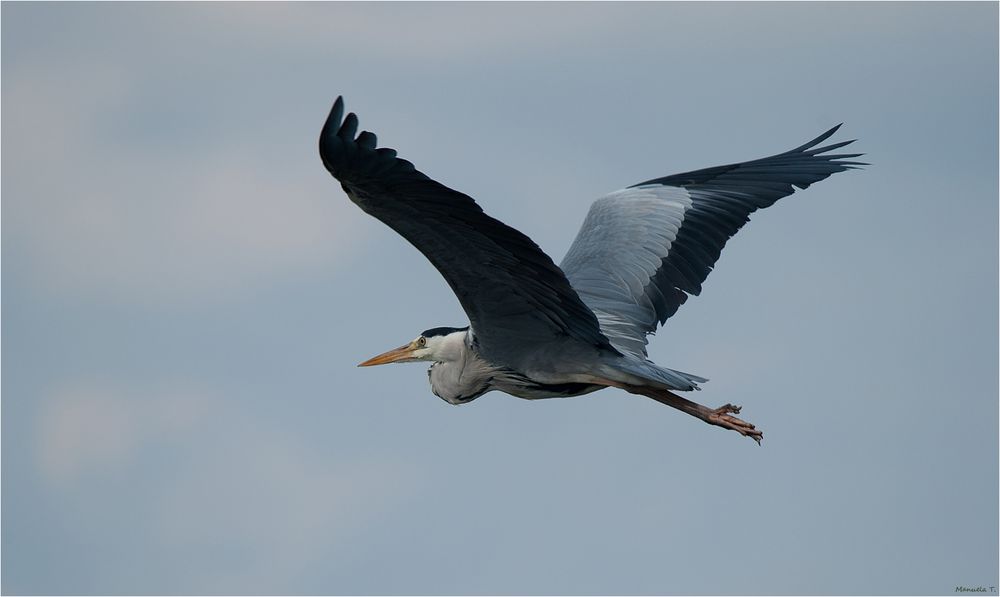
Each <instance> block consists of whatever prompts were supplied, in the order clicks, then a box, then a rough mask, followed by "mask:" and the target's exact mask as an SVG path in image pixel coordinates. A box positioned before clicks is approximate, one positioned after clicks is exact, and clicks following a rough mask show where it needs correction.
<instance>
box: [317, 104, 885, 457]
mask: <svg viewBox="0 0 1000 597" xmlns="http://www.w3.org/2000/svg"><path fill="white" fill-rule="evenodd" d="M839 127H840V125H837V126H835V127H833V128H832V129H830V130H828V131H827V132H825V133H823V134H822V135H820V136H819V137H816V138H815V139H813V140H812V141H809V142H808V143H806V144H805V145H801V146H799V147H796V148H795V149H792V150H790V151H786V152H784V153H779V154H777V155H774V156H771V157H767V158H763V159H759V160H753V161H749V162H742V163H737V164H729V165H726V166H717V167H714V168H706V169H704V170H696V171H693V172H685V173H683V174H674V175H672V176H664V177H662V178H654V179H651V180H647V181H645V182H641V183H639V184H635V185H632V186H630V187H627V188H625V189H622V190H620V191H615V192H614V193H611V194H609V195H607V196H605V197H602V198H600V199H598V200H597V201H595V202H594V203H593V205H591V207H590V211H589V213H588V214H587V216H586V218H585V219H584V221H583V226H582V227H581V229H580V232H579V234H578V235H577V237H576V239H575V240H574V241H573V244H572V246H571V247H570V249H569V253H567V254H566V257H564V258H563V261H562V264H561V265H559V266H556V264H555V263H554V262H553V261H552V259H551V258H550V257H549V256H548V255H546V254H545V253H544V252H542V250H541V249H540V248H539V247H538V245H536V244H535V243H534V242H533V241H532V240H531V239H530V238H528V237H527V236H525V235H524V234H522V233H520V232H518V231H517V230H515V229H514V228H511V227H510V226H507V225H506V224H504V223H503V222H500V221H498V220H495V219H493V218H491V217H490V216H488V215H486V214H485V213H484V212H483V210H482V208H480V207H479V205H478V204H476V202H475V201H473V200H472V198H471V197H469V196H468V195H465V194H463V193H460V192H458V191H455V190H452V189H450V188H448V187H446V186H444V185H443V184H441V183H439V182H437V181H435V180H432V179H431V178H429V177H428V176H427V175H425V174H424V173H422V172H420V171H419V170H417V169H416V168H414V166H413V164H412V163H410V162H408V161H406V160H404V159H402V158H399V157H397V155H396V151H395V150H393V149H389V148H385V147H378V145H377V142H376V138H375V135H374V134H373V133H370V132H368V131H362V132H361V133H360V134H358V118H357V116H355V115H354V114H353V113H350V114H348V115H347V117H346V118H345V117H344V101H343V98H342V97H338V98H337V100H336V101H335V102H334V104H333V109H332V110H331V111H330V115H329V117H328V118H327V120H326V124H325V125H324V126H323V130H322V132H321V133H320V138H319V152H320V156H321V157H322V159H323V165H324V166H326V169H327V170H329V171H330V173H331V174H332V175H333V176H334V178H336V179H337V180H339V181H340V184H341V186H342V187H343V189H344V192H346V193H347V196H348V197H349V198H350V199H351V201H353V202H354V203H356V204H357V205H358V206H359V207H360V208H361V209H363V210H364V211H366V212H367V213H369V214H370V215H372V216H375V217H376V218H378V219H379V220H381V221H382V222H384V223H385V224H387V225H388V226H389V227H390V228H392V229H393V230H395V231H396V232H397V233H399V234H400V235H402V236H403V238H405V239H406V240H408V241H409V242H410V243H411V244H412V245H413V246H414V247H416V248H417V249H418V250H419V251H420V252H421V253H423V254H424V256H425V257H427V259H428V260H430V262H431V263H432V264H433V265H434V267H435V268H437V270H438V271H439V272H440V273H441V275H442V276H444V279H445V281H447V282H448V285H449V286H451V289H452V290H453V291H454V292H455V294H456V295H457V297H458V300H459V303H461V305H462V308H463V309H464V310H465V313H466V315H468V318H469V324H470V325H468V326H466V327H435V328H431V329H428V330H426V331H424V332H422V333H421V334H420V335H419V336H418V337H417V338H416V339H414V340H413V341H411V342H409V343H407V344H405V345H403V346H400V347H399V348H395V349H393V350H390V351H388V352H385V353H383V354H380V355H378V356H376V357H373V358H371V359H368V360H367V361H365V362H363V363H361V364H360V365H359V366H362V367H367V366H371V365H383V364H386V363H404V362H411V361H428V362H430V363H431V366H430V369H429V370H428V372H427V375H428V377H429V378H430V385H431V390H432V391H433V392H434V393H435V394H436V395H437V396H439V397H441V398H442V399H444V400H445V401H447V402H449V403H451V404H465V403H467V402H471V401H472V400H475V399H476V398H478V397H479V396H482V395H483V394H485V393H486V392H489V391H491V390H499V391H501V392H506V393H507V394H511V395H513V396H517V397H519V398H526V399H529V400H530V399H538V398H554V397H562V396H579V395H582V394H589V393H591V392H594V391H597V390H600V389H603V388H608V387H612V388H620V389H622V390H625V391H627V392H630V393H633V394H639V395H642V396H648V397H649V398H652V399H653V400H656V401H658V402H661V403H663V404H666V405H668V406H672V407H674V408H676V409H678V410H681V411H683V412H685V413H687V414H689V415H693V416H695V417H697V418H699V419H701V420H702V421H705V422H706V423H710V424H712V425H716V426H719V427H722V428H724V429H731V430H734V431H737V432H739V433H741V434H742V435H744V436H747V437H750V438H752V439H754V440H756V441H757V443H758V444H759V443H760V440H761V438H762V437H763V434H762V432H761V431H760V430H759V429H757V428H756V427H755V426H754V425H752V424H750V423H748V422H746V421H743V420H741V419H739V418H737V417H736V415H737V414H738V413H739V412H740V407H739V406H734V405H732V404H726V405H724V406H721V407H719V408H709V407H706V406H702V405H701V404H698V403H696V402H693V401H691V400H688V399H686V398H683V397H681V396H678V395H677V394H676V393H675V392H679V391H689V390H697V389H699V388H698V384H699V383H703V382H706V381H708V380H707V379H705V378H703V377H699V376H697V375H692V374H690V373H684V372H681V371H676V370H674V369H668V368H666V367H662V366H660V365H657V364H655V363H653V362H652V361H650V360H649V358H648V357H647V354H646V342H647V335H648V334H650V333H652V332H654V331H655V330H656V328H657V327H658V326H659V325H661V324H663V323H664V322H666V320H667V318H669V317H670V316H671V315H673V314H674V313H675V312H676V311H677V309H678V308H679V307H680V306H681V305H683V304H684V302H685V301H686V300H687V298H688V295H692V294H693V295H698V294H699V293H700V292H701V285H702V283H703V282H704V281H705V278H706V277H707V276H708V274H709V272H710V271H712V267H713V266H714V264H715V262H716V261H717V260H718V259H719V254H720V252H721V251H722V248H723V247H724V246H725V244H726V241H727V240H728V239H729V238H730V237H732V236H733V235H734V234H736V232H737V231H738V230H739V229H740V228H742V227H743V225H744V224H746V223H747V221H748V216H749V215H750V214H751V213H752V212H754V211H756V210H758V209H762V208H765V207H769V206H770V205H772V204H773V203H774V202H775V201H777V200H778V199H780V198H782V197H785V196H786V195H790V194H792V193H793V192H794V191H795V188H796V187H797V188H799V189H804V188H806V187H808V186H809V185H811V184H813V183H815V182H817V181H820V180H823V179H824V178H826V177H828V176H830V175H831V174H833V173H834V172H842V171H844V170H850V169H853V168H856V167H858V166H863V165H866V164H864V163H863V162H857V161H851V158H856V157H858V156H860V155H862V154H858V153H841V154H830V153H828V152H830V151H832V150H835V149H837V148H840V147H843V146H845V145H847V144H849V143H852V142H853V141H842V142H840V143H832V144H830V145H825V146H822V147H817V146H818V145H820V144H821V143H822V142H823V141H825V140H826V139H827V138H829V137H830V136H832V135H833V134H834V133H835V132H836V131H837V129H838V128H839Z"/></svg>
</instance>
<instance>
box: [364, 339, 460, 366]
mask: <svg viewBox="0 0 1000 597" xmlns="http://www.w3.org/2000/svg"><path fill="white" fill-rule="evenodd" d="M464 348H465V330H460V331H457V332H452V333H450V334H448V335H446V336H430V337H425V336H417V338H415V339H414V340H413V341H412V342H410V343H409V344H406V345H405V346H400V347H399V348H394V349H392V350H390V351H389V352H384V353H382V354H380V355H378V356H377V357H373V358H371V359H368V360H367V361H365V362H363V363H361V364H360V365H358V366H359V367H370V366H372V365H385V364H387V363H410V362H413V361H436V362H444V361H449V360H454V359H457V358H459V357H460V356H461V353H462V351H463V350H464Z"/></svg>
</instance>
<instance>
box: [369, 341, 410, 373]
mask: <svg viewBox="0 0 1000 597" xmlns="http://www.w3.org/2000/svg"><path fill="white" fill-rule="evenodd" d="M414 350H416V347H415V346H414V345H413V343H412V342H411V343H409V344H407V345H405V346H400V347H399V348H393V349H392V350H390V351H389V352H383V353H382V354H380V355H378V356H377V357H372V358H370V359H368V360H367V361H365V362H363V363H358V367H371V366H372V365H386V364H388V363H405V362H407V361H416V360H418V359H416V358H414V357H413V351H414Z"/></svg>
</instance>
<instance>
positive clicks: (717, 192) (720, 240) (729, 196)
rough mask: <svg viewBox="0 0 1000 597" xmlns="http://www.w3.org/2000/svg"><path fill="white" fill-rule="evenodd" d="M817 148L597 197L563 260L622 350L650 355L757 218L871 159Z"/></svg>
mask: <svg viewBox="0 0 1000 597" xmlns="http://www.w3.org/2000/svg"><path fill="white" fill-rule="evenodd" d="M838 128H840V125H837V126H835V127H833V128H832V129H830V130H828V131H827V132H825V133H823V134H822V135H820V136H819V137H817V138H815V139H813V140H812V141H810V142H809V143H806V144H805V145H802V146H800V147H796V148H795V149H792V150H790V151H786V152H784V153H780V154H778V155H774V156H771V157H768V158H763V159H759V160H754V161H751V162H743V163H738V164H730V165H727V166H717V167H714V168H706V169H704V170H697V171H694V172H686V173H683V174H674V175H672V176H666V177H663V178H656V179H653V180H648V181H646V182H643V183H639V184H637V185H633V186H631V187H628V188H626V189H623V190H621V191H617V192H614V193H611V194H610V195H607V196H606V197H603V198H601V199H598V200H597V201H596V202H594V204H593V205H592V206H591V208H590V212H589V213H588V214H587V217H586V219H585V220H584V222H583V226H582V228H581V229H580V233H579V234H578V235H577V237H576V240H575V241H574V242H573V245H572V246H571V247H570V249H569V252H568V253H567V254H566V257H565V258H563V261H562V263H561V264H560V266H561V268H562V270H563V271H564V272H565V273H566V276H567V277H568V278H569V281H570V284H571V285H572V286H573V289H574V290H576V292H577V293H578V294H579V295H580V298H581V299H583V302H584V303H585V304H586V305H587V306H588V307H590V309H591V310H592V311H593V312H594V313H595V314H596V315H597V319H598V321H599V322H600V325H601V330H602V331H603V332H604V334H605V335H606V336H607V337H608V338H609V340H610V341H611V343H612V345H614V346H615V347H616V348H617V349H618V350H620V351H624V352H628V353H631V354H635V355H642V356H645V355H646V334H648V333H650V332H652V331H654V330H656V328H657V327H658V326H659V325H661V324H663V323H664V322H666V320H667V319H668V318H669V317H670V316H672V315H673V314H674V313H676V312H677V309H678V308H679V307H680V306H681V305H683V304H684V302H685V301H686V300H687V297H688V295H689V294H693V295H698V294H700V293H701V285H702V283H703V282H704V281H705V279H706V278H707V277H708V274H709V272H711V271H712V268H713V266H714V265H715V262H716V261H717V260H718V259H719V255H720V254H721V252H722V248H723V247H724V246H725V245H726V241H727V240H729V238H731V237H732V236H733V235H734V234H736V232H737V231H739V229H740V228H742V227H743V225H744V224H746V223H747V222H748V221H749V216H750V214H751V213H753V212H754V211H756V210H758V209H763V208H765V207H769V206H771V205H773V204H774V202H775V201H777V200H778V199H780V198H782V197H785V196H787V195H790V194H792V193H793V192H794V191H795V187H797V188H800V189H805V188H806V187H808V186H809V185H811V184H813V183H815V182H818V181H820V180H823V179H824V178H826V177H828V176H830V175H831V174H833V173H835V172H842V171H844V170H848V169H851V168H856V167H857V166H861V165H864V164H863V163H862V162H856V161H850V158H855V157H858V156H859V155H861V154H856V153H849V154H839V155H822V154H824V153H826V152H828V151H831V150H834V149H837V148H839V147H843V146H845V145H847V144H849V143H852V141H844V142H841V143H835V144H832V145H828V146H826V147H820V148H816V149H814V148H815V147H816V146H817V145H818V144H820V143H822V142H823V141H824V140H826V139H827V138H829V137H830V136H831V135H833V134H834V133H835V132H836V131H837V129H838Z"/></svg>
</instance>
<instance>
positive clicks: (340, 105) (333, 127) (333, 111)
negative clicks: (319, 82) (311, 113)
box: [320, 95, 344, 138]
mask: <svg viewBox="0 0 1000 597" xmlns="http://www.w3.org/2000/svg"><path fill="white" fill-rule="evenodd" d="M343 118H344V97H343V96H341V95H338V96H337V101H335V102H333V107H332V108H330V115H329V116H327V117H326V122H325V123H324V124H323V130H322V131H321V132H320V138H326V137H330V136H332V135H335V134H336V133H337V129H339V128H340V121H341V120H342V119H343Z"/></svg>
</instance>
